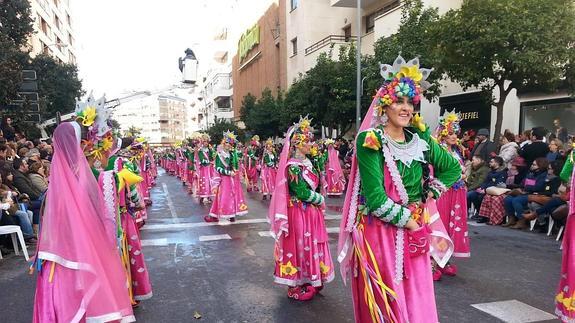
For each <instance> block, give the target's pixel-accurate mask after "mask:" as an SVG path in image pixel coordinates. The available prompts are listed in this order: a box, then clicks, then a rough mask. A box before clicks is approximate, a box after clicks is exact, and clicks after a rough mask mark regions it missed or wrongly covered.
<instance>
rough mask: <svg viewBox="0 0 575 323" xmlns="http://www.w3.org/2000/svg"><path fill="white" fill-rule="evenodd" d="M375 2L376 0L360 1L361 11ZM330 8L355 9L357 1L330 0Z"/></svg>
mask: <svg viewBox="0 0 575 323" xmlns="http://www.w3.org/2000/svg"><path fill="white" fill-rule="evenodd" d="M377 1H378V0H361V9H365V8H368V7H370V6H371V5H373V4H374V3H376V2H377ZM379 1H381V0H379ZM331 6H332V7H342V8H356V7H357V0H331Z"/></svg>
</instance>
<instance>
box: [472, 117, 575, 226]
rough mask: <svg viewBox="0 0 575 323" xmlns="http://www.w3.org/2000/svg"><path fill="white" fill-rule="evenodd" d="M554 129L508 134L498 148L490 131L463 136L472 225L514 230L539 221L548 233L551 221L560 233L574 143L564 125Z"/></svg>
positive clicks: (564, 213) (505, 134) (565, 210)
mask: <svg viewBox="0 0 575 323" xmlns="http://www.w3.org/2000/svg"><path fill="white" fill-rule="evenodd" d="M554 126H555V129H554V131H547V130H546V129H544V128H543V127H535V128H532V129H529V130H526V131H524V132H523V133H521V134H519V135H515V134H513V133H511V132H510V131H505V133H504V134H502V135H501V136H500V141H499V143H498V144H496V143H494V142H492V141H491V140H490V139H489V138H490V134H489V131H488V130H487V129H479V130H478V131H477V133H476V135H475V134H474V132H473V131H467V132H465V133H464V134H463V136H462V138H461V143H462V146H464V147H465V148H466V149H467V150H468V152H467V154H466V157H467V159H468V160H467V161H466V166H465V175H464V178H465V182H466V185H467V207H468V208H469V211H470V215H471V219H473V220H475V221H477V222H478V223H487V224H490V225H502V226H505V227H509V228H513V229H526V228H529V227H530V224H531V223H532V221H534V220H536V222H535V223H536V224H537V225H539V226H540V228H541V229H544V230H546V229H547V228H548V223H549V221H550V219H553V221H554V223H557V225H556V228H558V227H560V226H561V225H563V224H564V223H565V219H566V217H567V210H568V206H567V204H568V203H567V202H568V199H569V194H568V191H569V189H570V188H569V183H566V182H562V181H561V177H560V173H561V171H562V169H563V165H564V164H565V161H566V159H567V158H568V156H569V155H570V153H571V150H572V149H573V140H574V139H573V138H569V136H568V133H567V130H566V129H565V128H563V127H562V126H561V123H560V121H559V120H555V121H554ZM474 135H475V137H474ZM563 177H565V176H563Z"/></svg>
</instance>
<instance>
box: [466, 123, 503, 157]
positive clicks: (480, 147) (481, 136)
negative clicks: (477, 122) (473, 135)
mask: <svg viewBox="0 0 575 323" xmlns="http://www.w3.org/2000/svg"><path fill="white" fill-rule="evenodd" d="M477 140H478V142H477V144H476V145H475V147H473V151H471V156H477V155H479V156H481V158H482V159H483V160H484V161H486V160H489V158H491V157H492V154H494V153H495V151H496V150H497V145H496V144H495V143H494V142H493V141H491V140H489V130H487V129H485V128H483V129H479V131H477Z"/></svg>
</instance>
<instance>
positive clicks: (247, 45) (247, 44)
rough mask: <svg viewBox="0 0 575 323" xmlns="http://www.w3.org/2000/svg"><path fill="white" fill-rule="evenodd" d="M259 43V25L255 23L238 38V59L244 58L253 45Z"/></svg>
mask: <svg viewBox="0 0 575 323" xmlns="http://www.w3.org/2000/svg"><path fill="white" fill-rule="evenodd" d="M259 43H260V26H258V25H255V26H253V27H252V28H250V29H248V30H247V31H246V32H245V33H244V34H243V35H242V37H241V38H240V42H239V44H238V52H239V54H240V61H241V60H243V59H244V57H246V56H247V55H248V53H249V52H250V50H251V49H252V48H254V46H256V45H257V44H259Z"/></svg>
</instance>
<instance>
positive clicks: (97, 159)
mask: <svg viewBox="0 0 575 323" xmlns="http://www.w3.org/2000/svg"><path fill="white" fill-rule="evenodd" d="M103 102H105V99H104V98H102V99H100V100H98V101H96V102H94V100H93V98H92V97H90V98H89V99H88V101H86V102H78V103H77V105H76V115H77V120H78V122H81V124H82V126H84V127H86V128H87V129H86V131H83V132H82V133H85V135H86V137H85V138H83V139H84V140H83V141H82V143H83V148H84V152H85V155H86V157H87V160H88V164H89V165H90V166H91V167H92V172H93V174H94V175H95V177H96V178H98V184H99V186H100V191H99V192H98V193H99V194H103V197H104V201H105V203H106V204H105V208H103V209H102V210H101V214H102V219H103V222H104V223H105V225H106V227H107V231H108V232H109V236H110V238H115V239H116V240H117V244H116V247H117V248H116V249H117V250H118V256H119V257H120V259H121V261H122V264H123V266H124V269H125V274H126V277H127V280H128V287H129V288H128V290H129V295H130V299H131V301H132V305H134V306H135V305H137V304H138V302H139V301H140V300H144V299H147V298H150V297H151V296H152V289H151V284H150V279H149V276H148V271H147V268H146V264H145V261H144V255H143V254H142V249H141V243H140V237H139V232H138V226H137V223H138V222H143V221H145V219H146V210H145V203H144V201H143V199H142V198H141V196H142V193H141V192H140V187H139V185H140V183H141V182H142V181H143V179H142V177H140V176H139V174H137V173H138V172H139V170H138V167H137V164H138V158H139V157H138V156H139V150H140V149H139V148H141V144H140V143H139V142H137V141H133V142H131V143H129V144H125V146H127V148H129V150H125V151H124V152H123V154H124V155H125V156H126V158H125V159H124V160H123V161H122V159H120V160H118V161H120V163H116V161H117V156H116V154H117V153H119V150H120V148H122V144H121V142H122V141H121V140H117V139H116V140H115V138H114V136H113V132H112V129H111V127H110V126H109V124H108V120H109V115H110V114H109V110H107V108H106V107H105V104H104V103H103ZM92 106H96V107H97V108H96V116H95V119H94V120H91V118H90V117H89V116H91V115H92V113H90V109H91V107H92ZM118 165H119V166H118ZM124 190H128V193H126V194H125V195H124V192H123V191H124ZM127 199H129V201H127Z"/></svg>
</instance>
